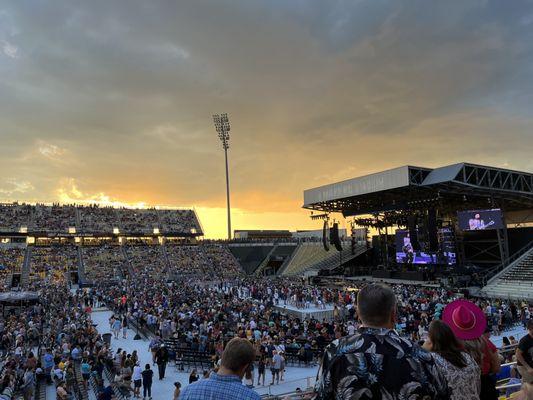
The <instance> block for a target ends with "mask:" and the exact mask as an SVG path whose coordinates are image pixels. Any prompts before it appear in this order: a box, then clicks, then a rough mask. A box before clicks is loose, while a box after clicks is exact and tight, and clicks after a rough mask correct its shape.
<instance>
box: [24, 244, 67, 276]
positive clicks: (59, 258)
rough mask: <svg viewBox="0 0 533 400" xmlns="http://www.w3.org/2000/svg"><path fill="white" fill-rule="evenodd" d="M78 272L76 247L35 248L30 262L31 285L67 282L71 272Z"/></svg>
mask: <svg viewBox="0 0 533 400" xmlns="http://www.w3.org/2000/svg"><path fill="white" fill-rule="evenodd" d="M77 270H78V251H77V249H76V247H75V246H70V245H61V246H35V247H33V248H32V252H31V260H30V284H35V283H38V282H40V281H43V280H44V281H51V282H65V281H68V280H69V279H70V278H69V276H68V273H69V272H70V271H77Z"/></svg>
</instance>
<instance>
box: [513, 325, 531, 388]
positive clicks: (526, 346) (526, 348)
mask: <svg viewBox="0 0 533 400" xmlns="http://www.w3.org/2000/svg"><path fill="white" fill-rule="evenodd" d="M527 332H528V333H527V335H526V336H524V337H523V338H522V339H520V341H519V342H518V347H517V348H516V361H517V368H518V372H520V375H521V376H522V380H523V381H524V382H525V383H533V319H530V320H529V321H528V322H527Z"/></svg>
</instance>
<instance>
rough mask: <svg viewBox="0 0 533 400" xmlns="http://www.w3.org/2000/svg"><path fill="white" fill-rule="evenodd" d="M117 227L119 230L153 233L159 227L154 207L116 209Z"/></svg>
mask: <svg viewBox="0 0 533 400" xmlns="http://www.w3.org/2000/svg"><path fill="white" fill-rule="evenodd" d="M117 218H118V228H119V229H120V231H121V232H130V233H144V234H150V235H151V234H153V233H154V229H155V228H157V229H159V228H160V223H159V217H158V215H157V211H156V210H155V209H146V210H145V209H137V210H130V209H126V208H121V209H118V210H117Z"/></svg>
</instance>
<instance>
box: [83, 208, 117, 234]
mask: <svg viewBox="0 0 533 400" xmlns="http://www.w3.org/2000/svg"><path fill="white" fill-rule="evenodd" d="M78 213H79V216H80V225H81V226H80V230H81V231H82V232H91V233H112V232H113V228H117V227H118V224H117V212H116V209H114V208H113V207H97V206H91V207H79V208H78Z"/></svg>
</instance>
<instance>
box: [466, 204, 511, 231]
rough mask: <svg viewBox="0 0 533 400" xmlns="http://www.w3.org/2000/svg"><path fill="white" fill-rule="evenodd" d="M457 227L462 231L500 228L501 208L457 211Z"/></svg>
mask: <svg viewBox="0 0 533 400" xmlns="http://www.w3.org/2000/svg"><path fill="white" fill-rule="evenodd" d="M457 219H458V220H459V228H460V229H461V230H463V231H482V230H486V229H502V228H503V218H502V210H500V209H499V208H496V209H493V210H474V211H459V212H458V213H457Z"/></svg>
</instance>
